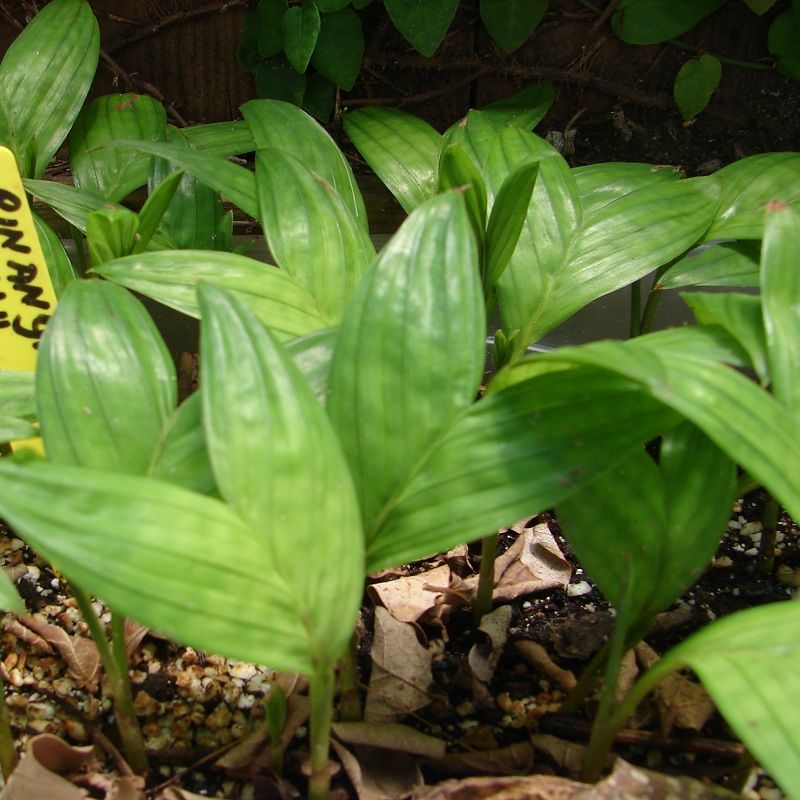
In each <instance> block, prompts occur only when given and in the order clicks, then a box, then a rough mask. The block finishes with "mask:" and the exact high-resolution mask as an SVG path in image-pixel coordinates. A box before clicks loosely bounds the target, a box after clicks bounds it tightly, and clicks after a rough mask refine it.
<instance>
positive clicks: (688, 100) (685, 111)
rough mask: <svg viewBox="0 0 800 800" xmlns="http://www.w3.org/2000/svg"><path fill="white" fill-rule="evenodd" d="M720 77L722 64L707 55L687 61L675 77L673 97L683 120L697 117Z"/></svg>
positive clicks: (717, 84) (706, 103)
mask: <svg viewBox="0 0 800 800" xmlns="http://www.w3.org/2000/svg"><path fill="white" fill-rule="evenodd" d="M721 77H722V64H720V63H719V60H718V59H716V58H714V56H710V55H708V54H707V53H705V54H703V55H702V56H700V58H691V59H689V60H688V61H687V62H686V63H685V64H684V65H683V66H682V67H681V68H680V69H679V70H678V74H677V76H676V77H675V85H674V87H673V95H674V97H675V104H676V105H677V106H678V110H679V111H680V112H681V116H682V117H683V119H684V120H690V119H691V118H692V117H695V116H697V115H698V114H699V113H700V112H701V111H702V110H703V109H704V108H705V107H706V106H707V105H708V101H709V100H710V99H711V95H712V94H714V92H715V91H716V89H717V86H719V81H720V78H721Z"/></svg>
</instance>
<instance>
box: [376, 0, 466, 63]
mask: <svg viewBox="0 0 800 800" xmlns="http://www.w3.org/2000/svg"><path fill="white" fill-rule="evenodd" d="M383 4H384V5H385V6H386V10H387V11H388V12H389V16H390V17H391V19H392V22H393V23H394V26H395V28H397V30H398V31H400V33H402V34H403V38H404V39H405V40H406V41H407V42H409V44H411V45H412V46H413V47H414V48H416V49H417V50H419V52H420V53H422V55H424V56H432V55H433V54H434V53H435V52H436V48H438V47H439V45H440V44H441V41H442V39H444V35H445V34H446V33H447V29H448V28H449V27H450V23H451V22H452V21H453V17H455V15H456V10H457V9H458V0H384V2H383Z"/></svg>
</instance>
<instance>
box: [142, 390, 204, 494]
mask: <svg viewBox="0 0 800 800" xmlns="http://www.w3.org/2000/svg"><path fill="white" fill-rule="evenodd" d="M202 412H203V406H202V400H201V397H200V392H195V393H194V394H193V395H191V396H190V397H188V398H186V400H184V401H183V403H181V404H180V406H178V408H177V409H175V411H174V413H173V414H172V418H171V419H170V420H169V422H168V423H167V428H166V431H165V432H164V438H163V441H162V442H161V446H160V449H159V451H158V453H157V454H156V456H155V458H154V460H153V464H152V465H151V467H150V471H149V474H150V475H151V476H152V477H154V478H158V479H159V480H162V481H167V482H168V483H173V484H175V485H176V486H182V487H183V488H184V489H191V490H192V491H193V492H199V493H201V494H210V493H211V492H212V491H214V489H215V487H216V485H217V484H216V481H215V480H214V473H213V472H212V470H211V462H210V461H209V459H208V449H207V448H206V436H205V431H204V430H203V418H202Z"/></svg>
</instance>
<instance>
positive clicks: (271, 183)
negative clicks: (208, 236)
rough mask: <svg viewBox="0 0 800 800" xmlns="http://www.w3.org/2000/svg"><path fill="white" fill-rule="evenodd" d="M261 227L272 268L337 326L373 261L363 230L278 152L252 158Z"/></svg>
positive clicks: (323, 185)
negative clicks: (287, 277)
mask: <svg viewBox="0 0 800 800" xmlns="http://www.w3.org/2000/svg"><path fill="white" fill-rule="evenodd" d="M256 174H257V176H258V182H257V188H258V198H259V203H260V205H261V215H260V218H261V224H262V227H263V229H264V235H265V236H266V238H267V242H268V243H269V248H270V251H271V253H272V254H273V256H274V257H275V260H276V262H277V263H278V265H279V266H280V267H281V268H282V269H285V270H286V272H288V273H289V275H291V276H292V277H293V278H294V279H295V280H296V281H297V282H298V283H299V284H301V285H302V286H304V287H305V288H306V289H308V291H309V292H310V293H311V295H312V296H313V297H314V299H315V301H316V306H317V307H318V308H319V309H320V310H321V311H322V313H323V314H325V315H326V316H327V317H328V318H329V319H331V320H333V321H338V319H339V318H340V317H341V315H342V312H343V311H344V307H345V305H346V304H347V301H348V300H349V298H350V296H351V294H352V292H353V290H354V289H355V287H356V286H357V285H358V282H359V280H360V279H361V275H362V274H363V272H364V270H365V268H366V267H367V265H368V264H369V263H370V261H372V259H373V258H374V256H375V248H374V247H373V246H372V242H371V241H370V238H369V236H368V234H367V233H366V231H365V230H364V228H363V227H361V226H360V225H359V224H358V223H357V222H356V220H355V218H354V217H353V215H352V214H351V213H350V210H349V208H348V207H347V206H346V205H345V203H344V202H343V201H342V199H341V198H340V197H339V195H338V194H336V192H335V191H334V190H333V189H332V188H331V186H330V184H328V182H327V181H326V180H325V179H324V178H319V177H317V176H316V175H314V174H313V173H311V172H310V171H309V170H308V169H307V168H306V167H305V166H304V165H303V164H302V163H301V162H300V161H299V160H298V159H296V158H294V157H293V156H290V155H287V154H286V153H283V152H281V151H279V150H270V149H266V150H259V151H258V153H257V154H256Z"/></svg>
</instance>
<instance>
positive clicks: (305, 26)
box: [281, 0, 320, 72]
mask: <svg viewBox="0 0 800 800" xmlns="http://www.w3.org/2000/svg"><path fill="white" fill-rule="evenodd" d="M319 29H320V21H319V10H318V9H317V7H316V5H315V4H314V2H313V0H303V2H302V5H299V6H292V7H291V8H290V9H289V10H288V11H287V12H286V13H285V14H284V15H283V20H282V21H281V33H282V36H283V49H284V51H285V53H286V58H288V59H289V63H290V64H291V65H292V66H293V67H294V68H295V69H296V70H297V71H298V72H305V71H306V67H307V66H308V62H309V59H310V58H311V53H313V52H314V47H316V44H317V36H319Z"/></svg>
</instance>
